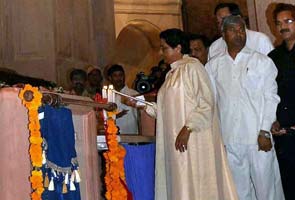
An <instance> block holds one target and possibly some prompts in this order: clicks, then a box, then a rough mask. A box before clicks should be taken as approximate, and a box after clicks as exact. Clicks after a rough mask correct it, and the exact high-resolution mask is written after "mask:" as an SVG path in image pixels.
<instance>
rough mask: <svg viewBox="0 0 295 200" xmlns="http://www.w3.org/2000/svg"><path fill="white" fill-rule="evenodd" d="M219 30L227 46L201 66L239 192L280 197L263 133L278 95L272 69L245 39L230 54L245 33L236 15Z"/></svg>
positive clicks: (243, 199)
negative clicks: (210, 83) (210, 86)
mask: <svg viewBox="0 0 295 200" xmlns="http://www.w3.org/2000/svg"><path fill="white" fill-rule="evenodd" d="M223 34H224V35H223V37H224V38H225V40H226V42H227V46H229V48H228V49H227V50H226V51H225V52H224V53H221V54H219V55H218V56H216V57H214V58H213V59H211V60H210V61H209V62H208V63H207V64H206V69H207V71H208V73H209V75H210V78H211V79H212V81H213V85H214V86H215V91H216V95H215V96H216V101H217V105H218V108H219V115H220V120H221V128H222V136H223V141H224V144H225V146H226V151H227V156H228V161H229V165H230V167H231V170H232V174H233V177H234V180H235V184H236V186H237V190H238V194H239V198H240V200H252V199H253V200H254V199H258V200H279V199H280V200H283V199H284V195H283V191H282V186H281V180H280V173H279V168H278V162H277V158H276V154H275V150H274V148H273V147H272V144H271V135H270V133H269V131H270V128H271V124H272V123H273V122H274V121H275V116H276V107H277V104H278V103H279V101H280V98H279V97H278V95H277V84H276V81H275V78H276V76H277V69H276V67H275V65H274V63H273V62H272V61H271V59H269V58H268V57H267V56H265V55H263V54H261V53H258V52H256V51H254V50H251V49H250V48H248V47H247V46H245V43H244V44H242V45H241V49H240V51H239V52H238V53H237V54H236V56H235V57H234V58H233V54H232V51H231V49H234V48H233V46H234V45H235V44H237V43H238V42H240V41H242V40H243V41H245V38H244V37H245V36H246V33H245V24H244V21H243V20H241V18H240V17H237V16H236V17H234V16H230V17H228V18H226V19H224V30H223ZM229 34H231V35H229ZM233 35H234V36H233ZM226 38H227V39H226ZM233 38H234V39H233ZM243 38H244V39H243ZM233 44H234V45H233ZM261 140H263V142H265V141H266V142H269V144H270V147H269V149H264V148H263V147H262V146H261V143H260V142H261ZM261 149H263V151H262V150H261ZM252 184H253V185H252ZM252 186H253V187H254V190H252ZM253 192H254V194H253Z"/></svg>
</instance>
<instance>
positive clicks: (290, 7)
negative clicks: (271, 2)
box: [272, 3, 295, 20]
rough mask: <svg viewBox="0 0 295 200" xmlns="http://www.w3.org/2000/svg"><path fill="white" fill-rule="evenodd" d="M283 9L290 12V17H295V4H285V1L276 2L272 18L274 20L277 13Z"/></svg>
mask: <svg viewBox="0 0 295 200" xmlns="http://www.w3.org/2000/svg"><path fill="white" fill-rule="evenodd" d="M283 11H290V12H291V14H292V17H293V18H294V19H295V6H294V5H292V4H287V3H278V4H277V5H276V8H275V9H274V11H273V14H272V17H273V19H274V20H276V19H277V16H278V14H279V13H280V12H283Z"/></svg>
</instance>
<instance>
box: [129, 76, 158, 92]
mask: <svg viewBox="0 0 295 200" xmlns="http://www.w3.org/2000/svg"><path fill="white" fill-rule="evenodd" d="M155 80H156V77H154V76H152V75H149V76H148V75H145V74H144V72H139V73H138V74H136V79H135V82H134V83H135V84H134V88H135V90H136V91H138V92H139V93H140V94H143V93H147V92H149V91H151V90H152V89H153V83H154V81H155Z"/></svg>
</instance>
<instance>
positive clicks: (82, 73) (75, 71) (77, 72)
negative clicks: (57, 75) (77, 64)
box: [70, 69, 87, 81]
mask: <svg viewBox="0 0 295 200" xmlns="http://www.w3.org/2000/svg"><path fill="white" fill-rule="evenodd" d="M76 75H80V76H81V77H82V78H83V79H85V80H87V74H86V72H85V71H84V70H82V69H73V70H72V71H71V73H70V80H71V81H72V80H73V77H74V76H76Z"/></svg>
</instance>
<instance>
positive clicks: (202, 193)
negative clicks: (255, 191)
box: [146, 29, 238, 200]
mask: <svg viewBox="0 0 295 200" xmlns="http://www.w3.org/2000/svg"><path fill="white" fill-rule="evenodd" d="M160 38H161V52H162V54H163V57H164V60H165V62H166V63H167V64H171V70H170V71H169V72H168V74H167V76H166V80H165V82H164V84H163V85H162V87H161V88H160V90H159V93H158V96H157V103H154V104H153V106H147V107H146V112H147V113H148V114H150V115H151V116H153V117H156V118H157V134H156V139H157V140H156V184H155V199H156V200H233V199H238V197H237V193H236V189H235V186H234V183H233V180H232V176H231V174H230V170H229V167H228V164H227V158H226V155H225V151H224V147H223V143H222V141H221V135H220V130H219V124H218V117H217V113H216V108H215V104H214V97H213V93H212V90H211V85H210V80H209V78H208V75H207V73H206V71H205V69H204V66H203V65H202V64H201V63H200V62H199V61H198V60H197V59H195V58H191V57H188V56H186V55H184V54H185V53H187V52H186V51H187V49H188V43H187V41H186V39H185V37H184V33H183V32H182V31H181V30H179V29H168V30H166V31H163V32H162V33H161V34H160Z"/></svg>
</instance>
